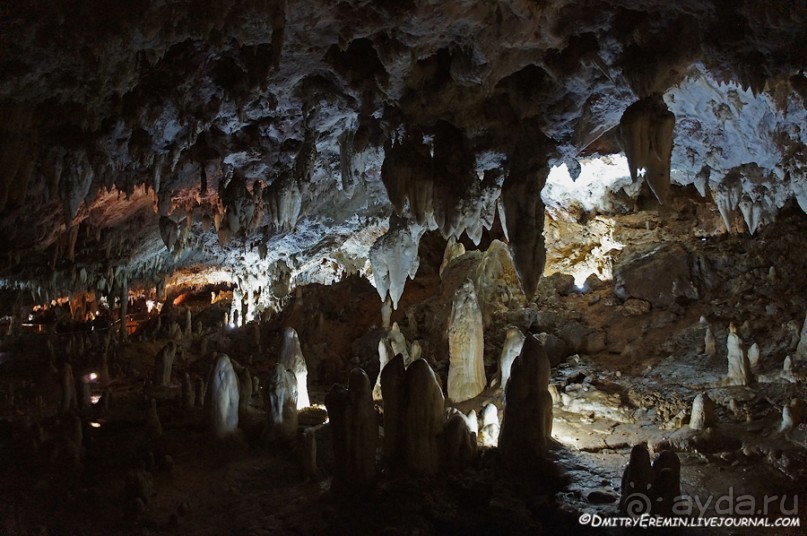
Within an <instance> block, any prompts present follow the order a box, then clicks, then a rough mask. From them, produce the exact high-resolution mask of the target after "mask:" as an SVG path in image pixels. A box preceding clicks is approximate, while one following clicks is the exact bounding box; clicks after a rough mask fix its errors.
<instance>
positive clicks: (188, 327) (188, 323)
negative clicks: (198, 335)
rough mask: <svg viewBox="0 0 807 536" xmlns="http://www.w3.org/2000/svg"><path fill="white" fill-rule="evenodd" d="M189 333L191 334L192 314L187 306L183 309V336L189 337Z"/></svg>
mask: <svg viewBox="0 0 807 536" xmlns="http://www.w3.org/2000/svg"><path fill="white" fill-rule="evenodd" d="M191 335H193V316H192V315H191V310H190V308H188V309H185V336H186V337H190V336H191Z"/></svg>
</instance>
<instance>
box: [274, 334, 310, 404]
mask: <svg viewBox="0 0 807 536" xmlns="http://www.w3.org/2000/svg"><path fill="white" fill-rule="evenodd" d="M278 363H280V364H281V365H283V366H284V367H285V368H286V369H287V370H290V371H291V372H292V374H294V377H295V379H296V380H297V409H302V408H307V407H308V406H310V405H311V403H310V401H309V399H308V367H307V366H306V364H305V357H303V350H302V348H301V347H300V338H299V337H298V336H297V332H296V331H295V330H294V328H291V327H289V328H286V330H285V331H284V332H283V346H282V348H281V349H280V358H279V359H278Z"/></svg>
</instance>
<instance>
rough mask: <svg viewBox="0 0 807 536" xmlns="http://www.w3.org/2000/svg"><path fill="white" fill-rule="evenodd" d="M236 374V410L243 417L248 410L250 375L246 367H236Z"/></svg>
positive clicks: (250, 386) (250, 389) (250, 395)
mask: <svg viewBox="0 0 807 536" xmlns="http://www.w3.org/2000/svg"><path fill="white" fill-rule="evenodd" d="M236 374H237V375H238V411H239V412H240V414H241V416H242V417H243V416H244V414H245V413H246V412H248V411H249V401H250V399H252V376H251V375H250V374H249V369H248V368H247V367H239V368H237V369H236Z"/></svg>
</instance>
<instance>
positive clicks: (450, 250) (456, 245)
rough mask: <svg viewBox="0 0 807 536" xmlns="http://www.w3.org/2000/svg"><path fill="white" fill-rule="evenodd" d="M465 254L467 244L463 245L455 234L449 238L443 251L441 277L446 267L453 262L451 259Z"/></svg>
mask: <svg viewBox="0 0 807 536" xmlns="http://www.w3.org/2000/svg"><path fill="white" fill-rule="evenodd" d="M464 254H465V246H463V245H462V242H457V241H456V239H454V237H453V236H452V237H451V238H449V239H448V243H447V244H446V250H445V252H444V253H443V262H442V263H440V277H441V278H442V277H443V272H444V271H445V269H446V267H447V266H448V265H449V264H451V261H453V260H454V259H456V258H458V257H462V256H463V255H464Z"/></svg>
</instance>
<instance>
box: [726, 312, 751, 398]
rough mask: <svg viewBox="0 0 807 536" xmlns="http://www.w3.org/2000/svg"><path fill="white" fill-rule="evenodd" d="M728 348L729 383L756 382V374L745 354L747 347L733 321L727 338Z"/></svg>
mask: <svg viewBox="0 0 807 536" xmlns="http://www.w3.org/2000/svg"><path fill="white" fill-rule="evenodd" d="M726 349H727V351H728V356H727V357H728V365H729V367H728V374H727V376H726V381H727V383H728V384H729V385H751V384H752V383H754V375H753V374H752V373H751V364H750V363H749V362H748V356H747V355H746V354H745V348H744V346H743V341H742V340H741V339H740V336H739V335H737V328H736V326H735V325H734V323H733V322H732V323H731V324H730V325H729V335H728V338H727V339H726Z"/></svg>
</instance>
